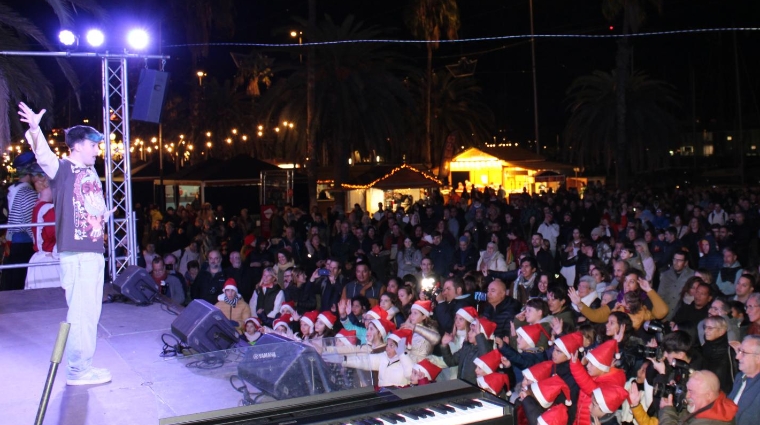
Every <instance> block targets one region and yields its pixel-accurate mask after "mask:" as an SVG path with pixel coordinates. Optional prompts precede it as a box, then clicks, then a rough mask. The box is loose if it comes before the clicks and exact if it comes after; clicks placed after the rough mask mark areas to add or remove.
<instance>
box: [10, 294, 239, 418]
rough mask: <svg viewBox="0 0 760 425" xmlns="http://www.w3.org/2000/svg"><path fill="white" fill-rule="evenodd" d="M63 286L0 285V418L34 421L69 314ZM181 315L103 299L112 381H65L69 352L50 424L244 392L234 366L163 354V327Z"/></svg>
mask: <svg viewBox="0 0 760 425" xmlns="http://www.w3.org/2000/svg"><path fill="white" fill-rule="evenodd" d="M66 311H67V307H66V300H65V298H64V293H63V290H62V289H60V288H50V289H34V290H28V291H8V292H0V365H2V366H0V388H2V397H0V412H2V413H0V424H7V425H18V424H31V423H34V419H35V416H36V414H37V409H38V406H39V402H40V398H41V396H42V391H43V387H44V384H45V378H46V376H47V372H48V368H49V366H50V356H51V354H52V350H53V345H54V342H55V339H56V336H57V334H58V329H59V324H60V322H62V321H65V320H66ZM175 318H176V316H175V315H172V314H170V313H168V312H167V311H165V310H164V309H162V306H161V305H159V304H153V305H150V306H146V307H138V306H136V305H134V304H126V303H107V304H104V305H103V312H102V314H101V318H100V326H99V329H98V346H97V352H96V354H95V360H94V365H95V366H96V367H107V368H108V369H110V371H111V374H112V376H113V381H112V382H110V383H108V384H103V385H91V386H76V387H70V386H67V385H66V361H65V357H64V361H63V363H61V365H60V367H59V369H58V374H57V376H56V380H55V385H54V386H53V390H52V392H51V396H50V402H49V405H48V408H47V413H46V415H45V422H44V423H45V424H61V425H69V424H71V425H84V424H93V425H96V424H97V425H104V424H108V425H111V424H113V425H116V424H125V425H126V424H129V425H133V424H140V425H142V424H158V423H159V419H161V418H167V417H172V416H176V415H182V414H190V413H195V412H203V411H209V410H217V409H222V408H228V407H233V406H236V405H237V403H238V402H239V400H240V394H239V393H238V392H236V391H235V390H234V389H233V388H232V386H231V385H230V384H229V380H228V379H229V375H230V374H231V373H232V372H233V370H225V369H230V367H231V366H226V365H225V366H224V367H222V368H219V369H213V370H203V369H197V368H188V367H186V364H187V359H185V360H184V361H179V360H176V359H169V360H166V359H163V358H161V357H160V356H159V354H160V353H161V349H162V347H163V343H162V342H161V335H162V334H164V333H169V334H170V333H171V323H172V321H173V320H174V319H175Z"/></svg>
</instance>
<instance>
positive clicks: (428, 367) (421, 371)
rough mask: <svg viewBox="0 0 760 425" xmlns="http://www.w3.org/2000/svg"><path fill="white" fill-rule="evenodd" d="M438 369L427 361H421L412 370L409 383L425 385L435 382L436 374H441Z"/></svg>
mask: <svg viewBox="0 0 760 425" xmlns="http://www.w3.org/2000/svg"><path fill="white" fill-rule="evenodd" d="M441 370H443V369H441V368H440V367H438V366H436V365H434V364H433V362H431V361H430V360H428V359H422V360H421V361H420V362H419V363H417V364H416V365H414V367H413V368H412V377H411V378H410V379H409V382H410V383H411V384H412V385H427V384H430V383H432V382H435V379H436V378H437V377H438V374H440V373H441Z"/></svg>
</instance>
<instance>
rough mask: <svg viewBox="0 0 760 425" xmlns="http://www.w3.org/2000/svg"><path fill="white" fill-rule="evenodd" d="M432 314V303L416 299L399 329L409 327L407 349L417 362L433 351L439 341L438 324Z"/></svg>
mask: <svg viewBox="0 0 760 425" xmlns="http://www.w3.org/2000/svg"><path fill="white" fill-rule="evenodd" d="M432 315H433V303H432V302H431V301H429V300H428V301H416V302H415V303H414V304H413V305H412V309H411V311H410V313H409V317H408V318H407V319H406V323H404V324H402V325H401V329H409V330H411V331H412V332H413V336H412V344H411V347H410V349H409V357H411V359H412V360H413V361H416V362H419V361H420V360H422V359H424V358H426V357H427V356H428V355H430V353H432V352H433V348H435V346H436V345H438V343H439V342H440V341H441V335H440V334H439V333H438V325H437V324H436V322H435V319H433V318H432Z"/></svg>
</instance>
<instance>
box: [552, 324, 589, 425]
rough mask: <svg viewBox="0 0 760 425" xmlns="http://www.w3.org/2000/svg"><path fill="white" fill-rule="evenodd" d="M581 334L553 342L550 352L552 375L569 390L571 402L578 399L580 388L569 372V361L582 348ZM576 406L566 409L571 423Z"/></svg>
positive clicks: (577, 333)
mask: <svg viewBox="0 0 760 425" xmlns="http://www.w3.org/2000/svg"><path fill="white" fill-rule="evenodd" d="M583 343H584V340H583V334H582V333H581V332H573V333H570V334H567V335H564V336H562V337H560V338H557V339H555V340H554V347H553V348H551V349H550V351H551V359H552V360H551V361H552V363H553V365H552V371H553V374H556V375H558V376H559V377H561V378H562V380H563V381H565V383H566V384H567V386H568V387H569V388H570V397H571V398H572V399H573V400H576V399H577V398H578V392H579V391H580V388H579V387H578V383H577V382H575V378H574V377H573V374H572V372H570V359H571V358H572V357H573V355H574V354H575V353H576V352H578V351H579V350H584V348H583ZM575 411H576V405H573V406H571V407H570V408H569V409H568V412H567V413H568V416H569V418H570V421H571V422H572V421H573V420H574V419H575Z"/></svg>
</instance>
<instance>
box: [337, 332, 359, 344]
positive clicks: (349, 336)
mask: <svg viewBox="0 0 760 425" xmlns="http://www.w3.org/2000/svg"><path fill="white" fill-rule="evenodd" d="M335 338H336V339H339V340H342V341H343V342H344V343H345V344H346V345H351V346H353V345H356V343H357V342H358V338H357V337H356V331H349V330H348V329H341V330H340V331H338V333H337V335H335Z"/></svg>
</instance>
